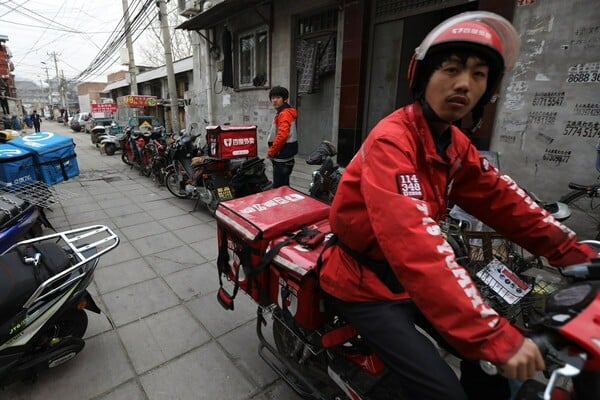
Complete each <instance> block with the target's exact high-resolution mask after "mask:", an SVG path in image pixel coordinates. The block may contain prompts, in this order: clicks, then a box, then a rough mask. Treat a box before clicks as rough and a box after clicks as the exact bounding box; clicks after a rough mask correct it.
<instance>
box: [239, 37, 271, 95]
mask: <svg viewBox="0 0 600 400" xmlns="http://www.w3.org/2000/svg"><path fill="white" fill-rule="evenodd" d="M263 33H264V34H266V36H267V37H266V54H265V60H264V63H265V68H266V72H265V73H266V79H265V82H264V83H263V84H262V85H259V86H254V84H253V83H252V80H253V79H254V78H255V77H256V76H257V64H258V63H257V60H258V54H257V53H258V46H257V45H256V43H258V37H259V35H261V34H263ZM249 36H252V38H253V39H254V43H255V44H254V47H253V51H252V65H251V71H250V76H251V78H250V79H251V81H250V82H248V83H242V39H244V38H247V37H249ZM235 55H236V62H235V79H236V84H237V89H240V90H246V89H264V88H268V87H269V85H270V82H271V63H270V60H271V31H270V29H269V26H268V25H260V26H256V27H254V28H252V29H247V30H244V31H241V32H240V33H238V34H237V35H236V41H235Z"/></svg>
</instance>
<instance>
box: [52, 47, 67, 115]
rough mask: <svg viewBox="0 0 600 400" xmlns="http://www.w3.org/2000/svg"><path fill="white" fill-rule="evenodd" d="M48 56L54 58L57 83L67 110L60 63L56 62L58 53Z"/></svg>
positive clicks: (63, 105) (63, 104)
mask: <svg viewBox="0 0 600 400" xmlns="http://www.w3.org/2000/svg"><path fill="white" fill-rule="evenodd" d="M48 55H49V56H52V58H54V69H55V70H56V82H58V90H60V93H61V101H62V107H63V108H64V109H65V110H66V109H67V105H66V102H65V95H64V91H65V89H64V86H63V84H62V81H61V79H60V76H59V75H58V61H56V52H55V51H53V52H52V53H49V54H48ZM67 115H68V111H67Z"/></svg>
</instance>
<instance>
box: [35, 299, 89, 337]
mask: <svg viewBox="0 0 600 400" xmlns="http://www.w3.org/2000/svg"><path fill="white" fill-rule="evenodd" d="M87 327H88V316H87V314H86V312H85V310H78V309H76V308H71V309H69V310H67V311H65V312H64V314H62V315H61V316H59V317H58V318H57V320H56V321H55V322H54V323H52V324H49V325H47V326H45V327H44V329H42V330H41V331H40V332H39V333H38V334H37V335H38V336H37V339H38V340H40V341H45V342H46V343H49V341H48V339H52V338H53V337H55V338H64V337H67V336H74V337H77V338H80V339H81V338H83V335H84V334H85V331H86V330H87Z"/></svg>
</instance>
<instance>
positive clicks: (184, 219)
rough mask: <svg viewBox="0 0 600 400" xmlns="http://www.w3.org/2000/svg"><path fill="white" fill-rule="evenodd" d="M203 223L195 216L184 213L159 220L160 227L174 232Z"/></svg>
mask: <svg viewBox="0 0 600 400" xmlns="http://www.w3.org/2000/svg"><path fill="white" fill-rule="evenodd" d="M203 222H204V221H201V220H199V219H198V218H196V215H195V214H190V213H185V214H182V215H176V216H174V217H168V218H164V219H162V218H161V220H160V223H161V225H163V226H164V227H165V228H167V229H168V230H170V231H175V230H177V229H181V228H187V227H188V226H194V225H198V224H201V223H203Z"/></svg>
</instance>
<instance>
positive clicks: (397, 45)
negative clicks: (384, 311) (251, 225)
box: [178, 0, 600, 198]
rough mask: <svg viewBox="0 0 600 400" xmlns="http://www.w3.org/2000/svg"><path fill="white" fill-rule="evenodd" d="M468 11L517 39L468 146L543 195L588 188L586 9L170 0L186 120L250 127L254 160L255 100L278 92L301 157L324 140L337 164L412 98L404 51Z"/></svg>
mask: <svg viewBox="0 0 600 400" xmlns="http://www.w3.org/2000/svg"><path fill="white" fill-rule="evenodd" d="M471 10H486V11H492V12H496V13H498V14H500V15H502V16H504V17H506V18H507V19H509V20H510V21H513V23H514V25H515V27H516V28H517V31H518V32H519V33H520V35H521V37H522V42H523V44H522V51H521V53H520V54H521V56H520V59H519V62H518V63H517V66H516V67H515V68H514V69H513V70H512V71H509V72H508V74H507V75H506V76H505V79H504V80H503V84H502V86H501V88H500V91H499V93H498V96H497V98H496V101H495V103H494V104H491V105H489V106H488V107H486V116H485V119H484V124H483V126H482V127H481V128H480V130H479V131H478V132H477V133H476V134H475V135H474V136H473V137H472V140H473V142H474V143H475V145H476V146H477V147H478V148H480V149H482V150H489V149H491V150H495V151H499V152H500V153H501V154H500V160H501V161H500V163H501V168H502V169H503V170H504V171H506V172H508V173H509V174H511V175H512V176H514V177H515V178H516V179H517V180H518V181H519V182H523V183H524V186H526V187H527V188H529V189H531V190H533V191H537V192H538V193H539V194H541V195H543V196H546V195H548V196H550V197H552V198H556V197H558V196H559V195H560V194H562V193H565V192H566V191H567V184H568V182H569V181H570V180H573V179H575V178H576V177H578V178H580V179H583V180H589V181H593V180H595V178H596V177H597V175H598V172H597V171H596V170H595V168H594V159H595V156H596V152H595V144H596V142H597V141H598V138H599V137H600V132H599V131H598V129H599V119H598V115H599V114H598V107H599V106H598V104H597V101H595V100H594V99H593V93H597V91H598V86H597V85H598V80H596V79H595V78H594V77H595V76H596V75H598V68H599V65H600V64H599V60H600V51H599V49H600V32H599V31H600V29H599V28H598V26H597V25H598V23H597V21H599V20H600V9H599V8H598V7H590V2H589V1H586V0H573V1H571V2H563V1H561V0H544V1H541V0H515V1H502V0H479V1H469V0H372V1H368V0H314V1H293V0H244V1H242V0H224V1H210V2H209V1H201V0H195V1H191V0H181V1H180V12H181V14H182V15H185V16H187V17H189V19H188V21H186V22H185V23H183V24H181V25H180V26H179V27H178V28H179V29H185V30H187V31H189V32H190V34H191V35H192V38H193V41H192V42H193V54H194V55H193V61H194V68H193V75H194V85H193V86H192V87H191V88H190V90H189V91H188V93H187V94H186V98H187V103H186V104H187V105H186V115H187V116H188V124H189V123H190V120H191V121H194V122H197V123H198V124H199V125H200V126H201V127H202V126H203V125H206V124H208V123H210V124H216V123H217V124H218V123H232V124H234V123H251V124H256V125H257V126H258V133H259V144H260V145H259V151H262V153H261V154H263V155H264V154H265V152H266V147H267V146H266V137H267V132H268V131H269V128H270V124H271V120H272V118H273V115H274V111H273V110H272V107H271V105H270V103H269V99H268V98H267V93H268V91H269V89H270V88H271V87H272V86H275V85H282V86H286V87H288V88H289V89H290V93H291V96H290V97H291V98H290V103H291V104H292V105H293V106H295V107H297V108H298V113H299V116H298V122H297V125H298V132H299V143H300V155H306V154H308V153H309V152H310V151H311V150H312V148H314V147H315V146H316V145H317V144H318V143H319V142H320V141H321V140H323V139H328V140H331V141H333V142H334V143H336V144H337V145H338V150H339V154H338V162H340V164H342V165H345V164H346V163H347V162H348V161H349V160H350V159H351V158H352V156H353V155H354V154H355V152H356V151H357V150H358V148H359V147H360V145H361V143H362V141H363V140H364V138H365V137H366V135H367V134H368V132H369V131H370V129H371V128H372V127H373V126H374V125H375V123H376V122H377V121H378V120H380V119H381V118H382V117H384V116H385V115H387V114H389V113H390V112H392V111H393V110H395V109H396V108H398V107H401V106H403V105H405V104H408V103H410V102H411V101H412V99H411V97H410V94H409V90H408V82H407V80H406V74H407V69H408V63H409V61H410V58H411V57H412V54H413V52H414V48H415V47H416V46H417V45H418V44H419V43H420V42H421V40H422V39H423V37H424V36H425V35H426V34H427V33H428V32H429V31H430V30H431V29H432V28H433V27H434V26H436V25H437V24H438V23H439V22H441V21H442V20H444V19H446V18H448V17H450V16H452V15H455V14H458V13H460V12H464V11H471ZM586 74H587V75H586ZM569 79H571V81H569ZM464 123H465V126H469V125H468V124H470V121H468V120H465V121H464ZM571 156H572V157H571ZM576 160H577V161H576ZM549 182H551V185H549V184H548V183H549Z"/></svg>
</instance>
